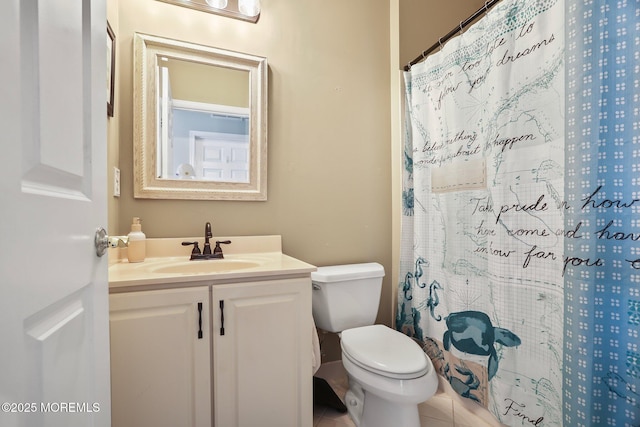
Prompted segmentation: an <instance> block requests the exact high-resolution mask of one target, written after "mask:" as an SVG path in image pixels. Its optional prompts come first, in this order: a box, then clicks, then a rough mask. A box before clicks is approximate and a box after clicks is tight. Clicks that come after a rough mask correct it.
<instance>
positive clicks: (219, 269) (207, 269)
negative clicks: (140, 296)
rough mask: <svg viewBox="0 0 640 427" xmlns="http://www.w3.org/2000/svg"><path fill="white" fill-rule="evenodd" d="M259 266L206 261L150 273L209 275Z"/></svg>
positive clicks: (190, 262)
mask: <svg viewBox="0 0 640 427" xmlns="http://www.w3.org/2000/svg"><path fill="white" fill-rule="evenodd" d="M259 265H260V263H258V262H252V261H240V260H229V259H215V260H206V261H182V262H177V263H172V264H163V265H161V266H158V267H154V268H150V269H149V271H151V272H153V273H158V274H208V273H223V272H227V271H235V270H244V269H247V268H254V267H257V266H259Z"/></svg>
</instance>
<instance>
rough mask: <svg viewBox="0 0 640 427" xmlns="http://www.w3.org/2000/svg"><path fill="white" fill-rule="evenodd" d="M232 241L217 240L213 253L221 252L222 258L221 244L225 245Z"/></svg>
mask: <svg viewBox="0 0 640 427" xmlns="http://www.w3.org/2000/svg"><path fill="white" fill-rule="evenodd" d="M230 243H231V240H216V247H215V248H213V254H214V255H216V254H219V255H220V258H222V248H221V247H220V244H223V245H228V244H230Z"/></svg>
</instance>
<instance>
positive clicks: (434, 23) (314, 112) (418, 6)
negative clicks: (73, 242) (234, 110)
mask: <svg viewBox="0 0 640 427" xmlns="http://www.w3.org/2000/svg"><path fill="white" fill-rule="evenodd" d="M482 4H484V1H477V0H474V1H469V0H451V1H448V2H441V1H435V0H428V1H425V0H400V1H399V0H391V1H390V2H387V1H382V0H376V1H371V0H349V1H338V0H327V1H322V2H320V1H310V0H297V1H293V0H288V1H287V0H263V1H262V15H261V17H260V20H259V21H258V23H257V24H250V23H246V22H242V21H237V20H233V19H229V18H224V17H219V16H216V15H211V14H207V13H203V12H198V11H194V10H190V9H187V8H181V7H177V6H174V5H169V4H166V3H162V2H159V1H155V0H108V16H109V20H110V22H111V23H112V27H114V30H115V31H116V35H117V53H118V57H117V67H118V70H117V75H116V84H117V86H118V89H117V91H116V113H115V114H116V116H115V117H114V118H112V119H111V120H110V122H109V125H108V131H109V137H108V141H109V145H110V146H109V177H110V179H111V177H112V170H113V167H114V166H118V167H120V169H121V174H122V178H121V180H122V196H121V197H120V198H112V197H111V196H110V204H109V229H110V232H111V234H126V233H127V232H128V231H129V230H128V227H129V224H130V222H131V217H133V216H139V217H141V218H142V219H143V230H144V231H145V233H146V234H147V236H148V237H180V236H194V235H196V236H199V235H201V234H202V233H203V229H204V223H205V222H206V221H211V222H212V223H213V232H214V235H255V234H279V235H282V238H283V246H284V251H285V252H286V253H287V254H289V255H292V256H294V257H296V258H299V259H302V260H304V261H307V262H309V263H312V264H315V265H318V266H321V265H329V264H336V263H351V262H366V261H376V262H380V263H381V264H383V265H384V267H385V270H386V271H387V276H386V277H385V281H384V286H383V288H384V289H383V294H382V300H381V305H380V310H379V315H378V321H379V322H382V323H385V324H388V325H391V324H392V316H393V300H394V296H395V292H396V291H395V284H396V282H397V280H396V279H395V278H394V277H392V276H393V275H394V274H393V273H392V272H393V271H394V270H393V269H392V266H395V264H396V259H395V258H396V257H397V243H396V242H397V235H398V231H399V215H398V210H399V208H400V204H399V200H400V188H399V182H400V181H399V178H398V174H399V173H400V170H401V169H398V168H397V165H396V166H393V174H394V176H392V164H394V163H397V161H398V160H399V159H400V158H401V157H400V154H401V144H400V136H401V131H400V129H399V128H400V124H399V123H400V121H399V114H400V112H399V109H400V108H399V105H401V101H400V97H399V92H400V86H401V84H400V72H399V71H398V70H399V69H400V68H401V67H402V66H403V65H404V64H405V63H406V62H408V61H409V60H411V59H413V58H414V57H415V56H416V55H417V54H418V53H419V52H420V51H422V50H424V49H425V48H426V47H428V45H431V44H432V43H433V42H434V41H436V40H437V39H438V37H440V36H442V35H443V34H444V33H446V32H448V31H449V30H450V29H451V27H452V26H455V25H457V24H458V22H459V21H460V20H462V19H464V18H466V16H468V15H469V14H470V13H471V12H473V11H474V10H475V9H477V8H478V7H480V6H481V5H482ZM390 6H391V7H390ZM134 32H142V33H148V34H153V35H159V36H163V37H170V38H175V39H180V40H186V41H189V42H194V43H200V44H205V45H210V46H214V47H221V48H224V49H229V50H236V51H241V52H247V53H250V54H254V55H258V56H264V57H267V58H268V61H269V76H268V78H269V120H268V144H269V160H268V165H269V174H268V183H269V186H268V191H269V195H268V201H266V202H228V201H163V200H141V199H134V198H133V171H132V167H133V162H132V152H133V147H132V135H133V123H132V116H133V114H132V108H133V107H132V68H133V67H132V56H133V52H132V36H133V33H134ZM391 43H394V45H393V46H391ZM397 44H399V46H398V45H397ZM109 194H110V195H111V194H112V191H111V183H110V191H109ZM323 349H324V350H326V351H327V352H328V353H329V354H330V356H329V359H331V358H334V357H335V354H336V351H337V344H336V341H335V340H328V342H327V343H326V344H325V347H324V348H323Z"/></svg>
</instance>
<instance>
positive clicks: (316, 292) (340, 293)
mask: <svg viewBox="0 0 640 427" xmlns="http://www.w3.org/2000/svg"><path fill="white" fill-rule="evenodd" d="M383 277H384V267H383V266H382V265H380V264H378V263H375V262H371V263H362V264H347V265H332V266H327V267H318V270H317V271H315V272H313V273H311V282H312V283H313V293H312V307H313V320H314V321H315V323H316V326H317V327H319V328H320V329H324V330H325V331H330V332H342V331H344V330H345V329H350V328H356V327H359V326H366V325H373V324H374V322H375V321H376V315H377V314H378V305H379V304H380V292H381V290H382V278H383Z"/></svg>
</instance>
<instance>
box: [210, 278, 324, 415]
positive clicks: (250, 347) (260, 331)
mask: <svg viewBox="0 0 640 427" xmlns="http://www.w3.org/2000/svg"><path fill="white" fill-rule="evenodd" d="M221 304H223V305H224V308H221ZM212 305H213V310H212V312H213V330H212V335H213V348H214V355H213V366H214V371H213V382H214V387H213V394H214V419H215V426H216V427H230V426H233V427H256V426H261V427H305V426H309V427H310V426H311V424H312V422H313V413H312V410H313V409H312V406H313V396H312V378H313V373H312V368H311V354H312V347H311V333H312V326H311V280H310V279H309V278H302V279H287V280H277V281H276V280H274V281H264V282H255V283H245V284H234V285H220V286H213V287H212ZM223 317H224V322H223Z"/></svg>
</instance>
